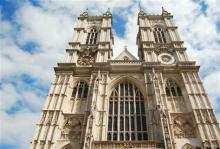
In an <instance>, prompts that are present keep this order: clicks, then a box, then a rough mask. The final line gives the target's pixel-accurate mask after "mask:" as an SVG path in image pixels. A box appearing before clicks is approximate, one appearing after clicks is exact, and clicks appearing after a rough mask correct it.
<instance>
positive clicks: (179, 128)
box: [173, 114, 195, 138]
mask: <svg viewBox="0 0 220 149" xmlns="http://www.w3.org/2000/svg"><path fill="white" fill-rule="evenodd" d="M173 132H174V136H175V137H176V138H194V137H195V128H194V127H193V125H192V120H191V119H190V117H188V116H186V115H182V114H177V115H175V116H173Z"/></svg>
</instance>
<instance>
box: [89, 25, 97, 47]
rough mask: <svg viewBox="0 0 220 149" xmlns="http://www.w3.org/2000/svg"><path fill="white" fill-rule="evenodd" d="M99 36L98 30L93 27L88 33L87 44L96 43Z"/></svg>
mask: <svg viewBox="0 0 220 149" xmlns="http://www.w3.org/2000/svg"><path fill="white" fill-rule="evenodd" d="M97 37H98V31H97V29H96V28H92V29H91V30H90V31H89V32H88V35H87V38H86V44H96V43H97Z"/></svg>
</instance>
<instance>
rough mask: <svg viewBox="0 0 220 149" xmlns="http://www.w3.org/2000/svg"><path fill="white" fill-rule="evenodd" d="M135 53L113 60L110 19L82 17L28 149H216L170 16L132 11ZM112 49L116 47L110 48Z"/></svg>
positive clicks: (218, 142) (214, 131) (203, 97)
mask: <svg viewBox="0 0 220 149" xmlns="http://www.w3.org/2000/svg"><path fill="white" fill-rule="evenodd" d="M138 25H139V31H138V33H137V45H138V56H139V59H136V58H135V57H134V56H133V55H132V54H131V53H130V52H129V51H128V50H127V48H125V50H124V51H123V52H122V53H121V54H120V55H119V56H118V57H116V59H115V60H112V55H113V49H112V45H113V43H114V38H113V34H112V14H111V12H110V11H109V10H108V11H107V12H106V13H104V14H103V15H101V16H89V15H88V12H83V13H82V14H81V15H80V16H79V17H78V22H77V25H76V26H75V28H74V38H73V40H72V41H71V42H70V43H69V48H68V49H66V58H65V61H64V62H63V63H58V66H57V67H55V68H54V70H55V78H54V80H53V82H52V85H51V88H50V91H49V94H48V97H47V99H46V103H45V106H44V107H43V111H42V115H41V119H40V121H39V123H38V124H37V129H36V133H35V135H34V137H33V139H32V142H31V146H30V148H31V149H104V148H106V149H107V148H108V149H112V148H167V149H191V148H219V147H220V128H219V124H218V122H217V120H216V117H215V114H214V112H213V109H212V107H211V105H210V102H209V100H208V96H207V94H206V92H205V90H204V87H203V84H202V82H201V80H200V77H199V75H198V71H199V66H197V65H196V64H195V62H194V61H190V60H189V59H188V56H187V53H186V48H185V47H184V45H183V41H181V39H180V37H179V34H178V32H177V26H175V24H174V21H173V16H172V15H171V14H170V13H168V12H167V11H165V10H164V9H163V10H162V14H161V15H148V14H146V13H145V12H143V11H142V10H140V12H139V14H138ZM115 50H117V49H115Z"/></svg>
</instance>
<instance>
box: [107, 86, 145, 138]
mask: <svg viewBox="0 0 220 149" xmlns="http://www.w3.org/2000/svg"><path fill="white" fill-rule="evenodd" d="M146 125H147V123H146V116H145V106H144V96H143V94H142V93H141V91H140V90H139V89H138V88H137V87H136V86H135V85H134V84H132V83H130V82H123V83H120V84H118V85H117V86H116V87H115V89H114V90H113V92H112V94H111V96H110V99H109V116H108V134H107V140H109V141H143V140H147V139H148V137H147V126H146Z"/></svg>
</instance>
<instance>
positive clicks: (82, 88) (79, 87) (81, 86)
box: [72, 81, 88, 100]
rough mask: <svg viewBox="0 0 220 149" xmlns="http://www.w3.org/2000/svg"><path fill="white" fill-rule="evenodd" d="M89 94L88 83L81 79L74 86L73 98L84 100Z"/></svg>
mask: <svg viewBox="0 0 220 149" xmlns="http://www.w3.org/2000/svg"><path fill="white" fill-rule="evenodd" d="M87 95H88V85H87V83H86V82H85V81H79V82H78V83H77V84H76V86H75V87H74V88H73V92H72V98H73V99H74V100H84V99H86V98H87Z"/></svg>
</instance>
